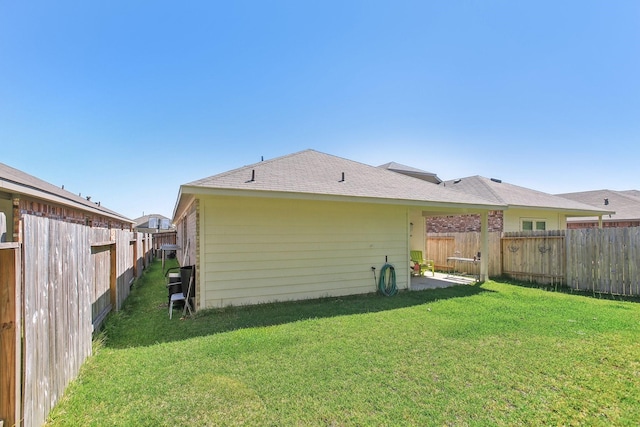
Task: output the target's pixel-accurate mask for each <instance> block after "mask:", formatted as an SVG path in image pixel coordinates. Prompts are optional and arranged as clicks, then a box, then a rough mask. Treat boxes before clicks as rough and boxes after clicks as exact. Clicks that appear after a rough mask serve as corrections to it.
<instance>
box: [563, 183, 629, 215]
mask: <svg viewBox="0 0 640 427" xmlns="http://www.w3.org/2000/svg"><path fill="white" fill-rule="evenodd" d="M557 196H558V197H563V198H566V199H570V200H575V201H577V202H581V203H586V204H588V205H591V206H594V207H598V208H600V209H610V210H612V211H615V213H614V214H611V216H609V215H607V216H606V217H605V218H603V219H604V220H616V221H620V220H638V219H640V191H638V190H627V191H615V190H593V191H582V192H577V193H564V194H557ZM605 199H607V200H608V202H609V204H608V205H605V204H604V201H605Z"/></svg>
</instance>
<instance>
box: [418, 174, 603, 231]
mask: <svg viewBox="0 0 640 427" xmlns="http://www.w3.org/2000/svg"><path fill="white" fill-rule="evenodd" d="M440 186H442V187H445V188H448V189H451V190H453V191H457V192H460V193H465V194H469V195H474V196H477V197H482V198H484V199H486V200H489V201H491V202H493V203H495V204H500V205H506V206H507V208H506V209H504V210H500V211H494V212H491V213H490V214H489V231H527V230H562V229H565V228H567V221H569V220H570V219H571V218H580V217H602V216H603V215H608V214H612V210H611V209H609V208H607V207H606V206H602V207H600V208H598V207H595V206H593V205H589V204H586V203H581V202H580V201H576V200H570V199H568V198H563V197H559V196H554V195H552V194H548V193H544V192H542V191H537V190H532V189H530V188H525V187H520V186H517V185H513V184H509V183H506V182H503V181H502V180H500V179H496V178H485V177H482V176H477V175H476V176H470V177H466V178H459V179H455V180H448V181H444V182H443V183H441V184H440ZM427 222H428V225H427V231H428V232H433V233H442V232H467V231H479V226H480V219H479V217H478V216H477V215H476V216H464V217H460V216H455V217H452V216H447V217H442V216H439V217H432V218H428V220H427Z"/></svg>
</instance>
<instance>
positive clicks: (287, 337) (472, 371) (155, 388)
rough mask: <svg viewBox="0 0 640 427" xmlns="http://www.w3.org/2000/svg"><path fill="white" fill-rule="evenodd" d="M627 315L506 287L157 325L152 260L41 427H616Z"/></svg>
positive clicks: (338, 301) (635, 417) (628, 344)
mask: <svg viewBox="0 0 640 427" xmlns="http://www.w3.org/2000/svg"><path fill="white" fill-rule="evenodd" d="M639 337H640V305H639V304H637V303H634V302H628V301H615V300H603V299H596V298H587V297H585V296H576V295H570V294H565V293H558V292H547V291H544V290H540V289H532V288H527V287H521V286H515V285H512V284H506V283H498V282H492V281H490V282H485V283H484V284H482V285H476V286H456V287H453V288H446V289H437V290H427V291H420V292H401V293H399V294H398V295H396V296H394V297H390V298H389V297H382V296H377V295H365V296H353V297H346V298H327V299H321V300H313V301H302V302H297V303H277V304H266V305H260V306H254V307H236V308H226V309H219V310H205V311H200V312H199V313H198V314H197V315H196V316H194V317H193V318H187V319H184V320H180V317H179V314H178V311H176V312H175V313H174V317H173V319H172V320H169V318H168V314H167V306H166V291H165V288H164V280H163V277H162V272H161V270H160V266H159V264H154V265H152V267H151V268H150V269H149V270H148V271H147V272H146V273H145V274H144V276H143V277H142V278H141V279H140V280H138V281H137V282H136V284H135V286H134V289H133V291H132V294H131V296H130V297H129V299H128V300H127V303H126V306H125V308H124V310H122V311H121V312H119V313H117V314H115V315H113V316H111V317H110V318H109V319H108V321H107V324H106V326H105V331H104V333H103V334H102V335H101V339H100V340H96V344H95V347H96V351H95V354H94V356H92V357H91V358H90V359H89V360H88V361H87V362H86V363H85V365H84V367H83V369H82V372H81V374H80V376H79V378H78V379H77V380H76V381H74V382H73V383H72V384H71V385H70V387H69V388H68V389H67V392H66V393H65V396H64V397H63V399H62V400H61V402H60V403H59V404H58V405H57V406H56V408H55V409H54V410H53V411H52V413H51V415H50V420H49V422H48V425H51V426H75V425H78V426H88V425H95V426H101V425H122V426H125V425H127V426H129V425H142V426H165V425H166V426H169V425H171V426H181V425H184V426H187V425H188V426H192V425H193V426H213V425H216V426H217V425H230V426H233V425H257V426H263V425H264V426H302V425H304V426H307V425H310V426H362V425H375V426H380V425H393V426H397V425H400V426H401V425H407V426H416V425H419V426H424V425H437V426H440V425H455V426H465V425H472V426H476V425H478V426H482V425H487V426H494V425H498V426H500V425H509V426H512V425H536V426H538V425H551V424H553V425H595V426H597V425H602V426H611V425H621V426H624V425H629V426H635V425H638V423H639V422H640V342H639V339H638V338H639Z"/></svg>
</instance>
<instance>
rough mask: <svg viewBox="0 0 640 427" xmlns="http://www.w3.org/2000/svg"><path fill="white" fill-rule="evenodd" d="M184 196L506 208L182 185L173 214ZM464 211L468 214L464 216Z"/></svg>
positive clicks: (439, 208)
mask: <svg viewBox="0 0 640 427" xmlns="http://www.w3.org/2000/svg"><path fill="white" fill-rule="evenodd" d="M186 195H194V196H197V195H203V196H205V195H206V196H228V197H235V196H242V197H261V198H277V199H299V200H322V201H338V202H346V201H350V202H356V203H372V204H386V205H402V206H415V207H422V208H424V207H429V208H433V210H434V211H437V212H440V211H441V212H450V211H451V210H452V209H453V210H455V211H456V212H457V213H471V212H473V213H475V212H484V211H489V210H503V209H506V208H507V206H506V205H497V204H478V203H462V202H440V201H430V200H419V199H397V198H383V197H369V196H351V195H338V194H321V193H303V192H289V191H271V190H242V189H235V188H212V187H200V186H190V185H183V186H181V187H180V192H179V195H178V202H177V203H176V209H175V210H174V218H175V214H176V213H179V207H180V206H182V205H183V204H184V203H181V199H183V198H185V196H186ZM467 211H468V212H467Z"/></svg>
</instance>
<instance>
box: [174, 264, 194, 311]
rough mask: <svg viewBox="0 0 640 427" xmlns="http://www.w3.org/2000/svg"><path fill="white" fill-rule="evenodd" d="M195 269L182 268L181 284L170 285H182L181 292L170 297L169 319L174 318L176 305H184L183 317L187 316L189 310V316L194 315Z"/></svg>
mask: <svg viewBox="0 0 640 427" xmlns="http://www.w3.org/2000/svg"><path fill="white" fill-rule="evenodd" d="M194 271H195V268H194V266H187V267H181V268H180V282H172V283H171V284H170V285H171V286H175V285H180V287H181V292H177V293H174V294H170V295H169V319H171V318H172V315H173V304H174V303H183V304H184V308H183V309H182V315H183V316H185V315H186V314H187V310H189V314H190V315H193V310H192V309H191V298H192V294H193V287H194V286H193V285H194V280H195V274H194Z"/></svg>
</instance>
